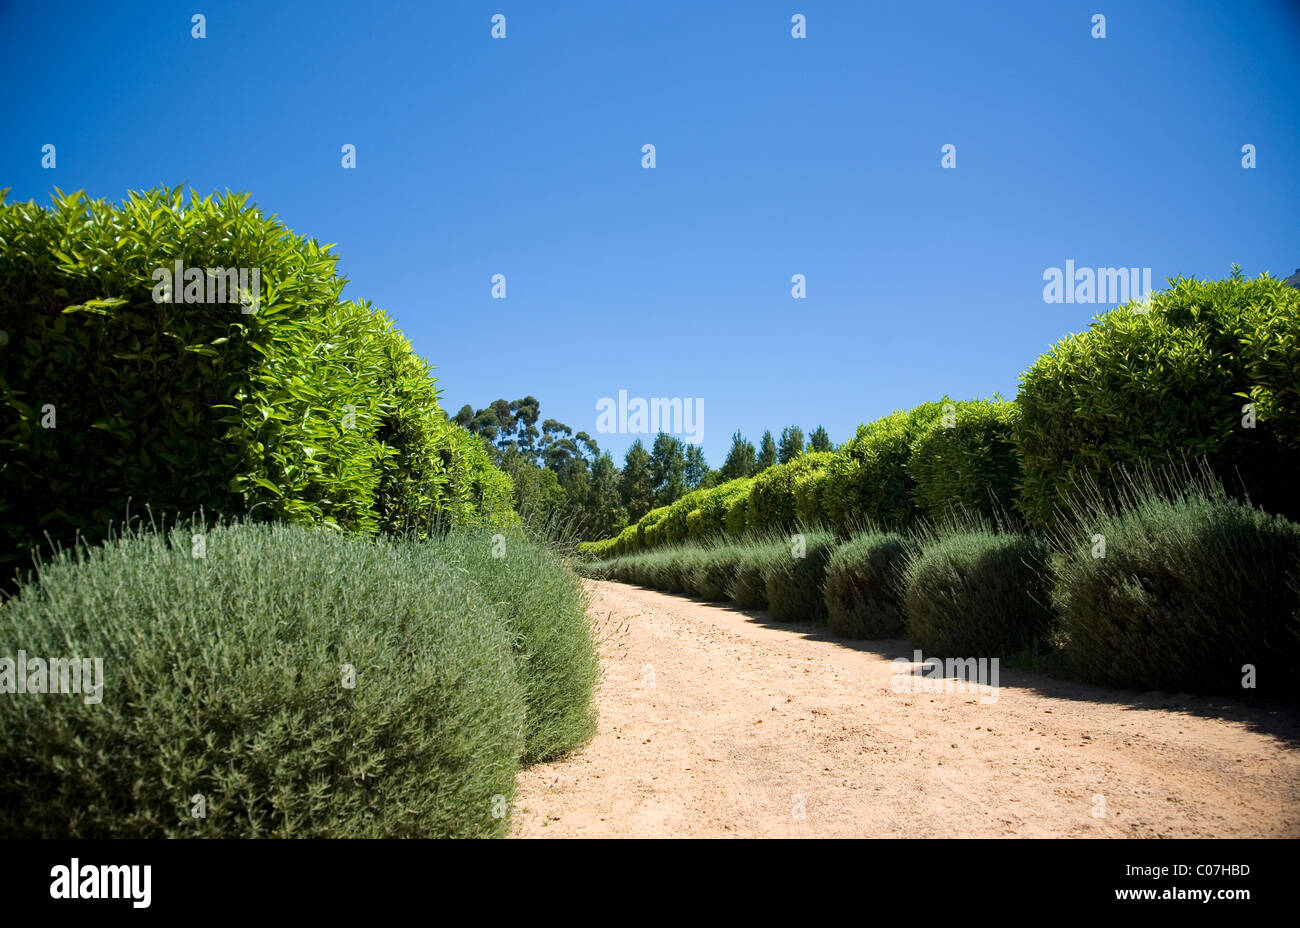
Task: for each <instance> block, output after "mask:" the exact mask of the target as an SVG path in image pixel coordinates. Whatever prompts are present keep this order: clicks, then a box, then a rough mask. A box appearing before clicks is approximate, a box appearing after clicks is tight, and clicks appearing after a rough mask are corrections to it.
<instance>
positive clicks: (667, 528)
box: [660, 490, 710, 545]
mask: <svg viewBox="0 0 1300 928" xmlns="http://www.w3.org/2000/svg"><path fill="white" fill-rule="evenodd" d="M709 492H710V491H708V490H692V491H691V492H690V493H687V494H685V495H684V496H681V497H678V498H677V500H676V501H674V502H673V503H672V504H670V505H669V506H668V507H667V510H668V511H667V512H666V513H665V515H664V517H663V519H662V520H661V522H660V528H661V536H662V539H663V542H662V543H664V544H670V545H671V544H681V543H682V542H684V541H686V538H687V517H688V516H689V515H690V514H691V512H692V511H693V510H694V509H695V507H696V506H698V505H699V504H700V500H701V499H703V497H704V496H705V495H706V494H707V493H709Z"/></svg>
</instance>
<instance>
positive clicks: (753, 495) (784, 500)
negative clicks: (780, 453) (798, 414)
mask: <svg viewBox="0 0 1300 928" xmlns="http://www.w3.org/2000/svg"><path fill="white" fill-rule="evenodd" d="M832 457H834V455H833V454H832V453H831V452H829V451H817V452H812V453H810V454H801V455H800V456H799V457H797V458H795V459H794V460H793V461H790V462H789V463H787V464H778V465H776V466H775V467H769V468H768V469H767V470H765V471H763V472H762V473H761V474H759V475H758V476H757V477H755V478H754V483H753V486H751V487H750V490H749V508H748V510H747V511H746V526H747V528H748V529H749V531H750V532H751V533H752V534H755V535H761V534H777V535H782V534H786V533H788V532H792V531H794V530H795V528H796V527H797V525H798V518H797V515H796V512H795V499H794V488H795V483H796V482H797V481H798V480H799V479H800V478H801V477H804V476H807V475H808V474H811V473H814V472H816V471H818V470H821V469H822V468H824V467H826V465H827V464H828V463H829V461H830V459H831V458H832Z"/></svg>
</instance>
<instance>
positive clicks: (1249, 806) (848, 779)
mask: <svg viewBox="0 0 1300 928" xmlns="http://www.w3.org/2000/svg"><path fill="white" fill-rule="evenodd" d="M588 588H589V591H590V594H591V607H590V613H591V615H592V617H593V620H594V621H596V623H597V625H598V628H599V629H601V637H602V640H601V660H602V665H603V668H604V681H603V683H602V685H601V688H600V692H599V694H598V696H597V705H598V709H599V712H600V723H599V730H598V733H597V734H596V736H595V738H594V739H593V740H592V742H591V743H590V744H589V745H587V747H586V748H584V749H583V750H581V751H579V752H577V753H576V754H574V755H573V756H571V757H568V758H565V759H563V760H560V761H558V762H555V763H550V764H539V765H537V766H534V767H531V768H529V769H527V770H524V771H522V772H521V773H520V775H519V781H518V783H519V794H518V797H517V799H516V802H515V810H514V816H513V825H512V833H513V834H514V835H516V836H521V837H539V836H562V837H575V836H590V837H608V836H624V837H670V836H701V837H704V836H733V835H734V836H743V837H758V836H771V837H798V836H807V837H813V836H826V837H851V836H861V837H893V836H899V837H901V836H918V837H956V836H998V835H1007V836H1076V837H1082V836H1130V835H1131V836H1140V837H1156V836H1162V837H1163V836H1213V837H1234V836H1274V837H1282V836H1290V837H1296V836H1300V719H1297V710H1296V708H1295V707H1294V706H1246V705H1243V704H1240V703H1234V702H1231V701H1228V700H1214V699H1207V698H1200V697H1192V696H1186V695H1170V694H1156V693H1146V694H1140V693H1133V692H1128V691H1122V690H1111V689H1105V688H1102V687H1095V686H1088V685H1085V684H1076V683H1069V682H1064V681H1060V680H1054V679H1052V678H1049V677H1045V676H1043V675H1041V674H1032V673H1028V672H1021V671H1012V670H1007V669H1006V668H1003V670H1002V674H1001V681H1000V682H1001V688H1000V690H999V692H998V698H997V701H996V702H995V703H992V704H982V703H981V702H980V700H979V699H978V697H977V696H976V694H974V693H961V692H953V693H911V692H907V693H902V694H898V693H895V692H893V691H892V689H891V686H890V682H891V679H892V678H893V674H894V667H893V665H892V664H891V661H892V659H893V658H895V657H906V658H908V659H909V660H910V658H911V653H912V648H911V646H909V645H907V644H906V643H905V642H902V641H886V642H866V643H862V642H848V641H843V640H840V639H836V638H833V637H832V636H830V635H828V634H827V633H826V632H825V630H824V629H822V628H819V627H818V626H815V625H811V624H795V625H790V624H780V625H778V624H776V623H773V622H771V621H770V620H769V619H768V617H767V616H766V614H765V613H747V612H742V611H739V610H736V609H733V608H731V607H729V606H725V605H711V604H705V603H702V602H699V601H697V600H693V599H687V598H685V597H678V596H670V595H667V594H664V593H658V592H654V591H651V590H646V589H643V588H640V587H634V586H628V585H625V584H619V583H612V582H604V581H601V582H595V581H588ZM1098 796H1100V797H1102V799H1103V801H1104V811H1105V816H1104V817H1100V816H1096V815H1095V814H1094V813H1095V812H1097V811H1100V810H1101V809H1102V808H1103V806H1102V804H1099V803H1098V802H1097V799H1096V797H1098ZM801 813H802V814H801Z"/></svg>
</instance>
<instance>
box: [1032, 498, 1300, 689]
mask: <svg viewBox="0 0 1300 928" xmlns="http://www.w3.org/2000/svg"><path fill="white" fill-rule="evenodd" d="M1167 495H1168V497H1169V498H1165V499H1162V498H1160V496H1159V495H1158V494H1157V492H1155V491H1154V490H1152V489H1151V488H1150V487H1146V488H1142V489H1136V490H1131V491H1130V492H1128V493H1126V497H1125V498H1126V505H1124V506H1122V507H1121V506H1114V507H1102V506H1098V507H1096V509H1095V510H1094V513H1095V514H1094V516H1093V517H1092V518H1091V519H1088V518H1083V519H1080V520H1079V522H1078V527H1077V528H1076V529H1075V531H1074V533H1073V537H1071V538H1068V539H1066V541H1065V543H1063V544H1062V545H1061V547H1062V548H1063V549H1064V552H1063V554H1062V555H1061V557H1059V558H1058V559H1057V561H1056V584H1055V590H1054V597H1053V598H1054V601H1055V603H1056V606H1057V609H1058V610H1059V612H1060V615H1061V625H1062V629H1063V630H1064V631H1065V633H1066V634H1067V636H1068V645H1067V647H1066V655H1067V657H1068V660H1069V663H1070V664H1071V666H1072V667H1073V668H1074V669H1075V670H1076V671H1077V672H1078V673H1080V674H1081V675H1082V676H1083V677H1085V678H1086V679H1088V680H1091V681H1094V682H1097V683H1104V684H1110V685H1115V686H1125V687H1133V688H1136V689H1143V690H1146V689H1162V690H1170V691H1175V692H1183V691H1187V692H1201V693H1223V694H1231V693H1235V694H1237V695H1241V694H1242V679H1243V676H1244V671H1243V666H1244V665H1246V664H1250V665H1253V666H1254V667H1255V668H1256V673H1257V682H1258V686H1259V688H1260V689H1264V690H1271V691H1273V692H1278V693H1281V692H1285V691H1290V690H1292V688H1293V687H1294V686H1295V684H1296V682H1297V680H1296V676H1297V671H1298V670H1300V589H1298V587H1297V579H1298V577H1300V574H1298V570H1300V526H1297V525H1296V524H1294V523H1292V522H1288V521H1286V520H1285V519H1283V518H1282V517H1280V516H1271V515H1268V514H1265V513H1264V512H1261V511H1260V510H1259V509H1256V508H1252V507H1251V506H1249V505H1245V504H1243V503H1240V502H1237V501H1234V500H1232V499H1229V498H1228V497H1227V496H1226V495H1225V494H1224V493H1223V491H1222V490H1221V489H1217V488H1212V487H1208V488H1207V487H1201V488H1196V487H1195V486H1188V487H1185V488H1184V489H1183V490H1182V491H1181V492H1177V493H1170V494H1167ZM1107 508H1108V509H1109V511H1106V509H1107ZM1102 544H1104V548H1103V547H1099V545H1102ZM1099 554H1100V555H1103V556H1098V555H1099Z"/></svg>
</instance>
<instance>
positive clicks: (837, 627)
mask: <svg viewBox="0 0 1300 928" xmlns="http://www.w3.org/2000/svg"><path fill="white" fill-rule="evenodd" d="M913 551H914V546H913V545H912V543H911V542H909V541H908V540H907V539H906V538H904V537H903V536H902V535H899V534H897V533H895V532H864V533H862V534H860V535H855V536H853V537H852V538H850V539H849V540H848V541H846V542H844V543H843V544H841V545H840V546H839V547H838V548H836V549H835V553H834V554H832V555H831V559H830V563H829V564H827V566H826V583H825V585H824V587H823V593H824V595H825V599H826V612H827V622H826V624H827V626H828V627H829V628H830V630H831V631H833V632H834V633H835V634H837V635H843V636H844V637H845V638H897V637H899V636H901V635H902V634H903V628H904V624H905V622H904V615H903V582H904V571H905V570H906V568H907V561H908V558H909V557H910V556H911V554H912V553H913Z"/></svg>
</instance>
